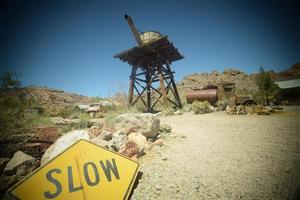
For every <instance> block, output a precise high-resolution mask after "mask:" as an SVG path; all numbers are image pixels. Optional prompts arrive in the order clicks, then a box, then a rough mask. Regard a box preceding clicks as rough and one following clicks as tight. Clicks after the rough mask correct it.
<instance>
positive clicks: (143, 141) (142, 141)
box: [128, 132, 148, 150]
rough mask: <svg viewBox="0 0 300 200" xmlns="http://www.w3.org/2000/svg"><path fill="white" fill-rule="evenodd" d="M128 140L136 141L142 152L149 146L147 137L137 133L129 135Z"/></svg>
mask: <svg viewBox="0 0 300 200" xmlns="http://www.w3.org/2000/svg"><path fill="white" fill-rule="evenodd" d="M128 140H130V141H134V142H135V143H137V145H138V146H139V149H140V150H142V149H145V148H147V146H148V144H147V138H146V137H145V136H143V135H142V134H140V133H137V132H134V133H130V134H129V135H128Z"/></svg>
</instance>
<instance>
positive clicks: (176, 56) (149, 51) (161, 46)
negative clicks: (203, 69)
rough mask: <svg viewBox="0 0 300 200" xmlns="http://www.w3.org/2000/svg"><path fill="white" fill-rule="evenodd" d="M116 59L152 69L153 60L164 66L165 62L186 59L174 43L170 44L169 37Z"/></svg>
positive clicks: (129, 51) (125, 52) (132, 50)
mask: <svg viewBox="0 0 300 200" xmlns="http://www.w3.org/2000/svg"><path fill="white" fill-rule="evenodd" d="M114 58H119V59H120V60H121V61H123V62H128V64H130V65H132V66H139V67H142V68H143V67H146V66H150V67H152V64H151V63H152V62H153V60H157V61H158V62H155V65H164V64H167V63H166V61H165V60H168V62H170V63H171V62H174V61H177V60H180V59H182V58H184V57H183V55H181V54H180V53H179V51H178V50H177V48H175V47H174V45H173V43H170V41H169V40H168V39H167V36H164V37H162V38H160V39H157V40H154V41H152V42H149V43H146V44H143V45H140V46H137V47H134V48H132V49H129V50H126V51H123V52H121V53H119V54H116V55H114ZM161 58H164V59H161Z"/></svg>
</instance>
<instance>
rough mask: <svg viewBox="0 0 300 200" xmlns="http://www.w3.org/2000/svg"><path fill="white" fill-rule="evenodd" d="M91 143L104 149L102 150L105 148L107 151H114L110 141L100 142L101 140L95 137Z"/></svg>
mask: <svg viewBox="0 0 300 200" xmlns="http://www.w3.org/2000/svg"><path fill="white" fill-rule="evenodd" d="M91 142H92V143H94V144H96V145H98V146H100V147H104V148H107V149H109V150H114V149H113V147H112V146H113V142H112V140H110V141H106V140H102V139H100V138H97V137H96V138H93V139H91Z"/></svg>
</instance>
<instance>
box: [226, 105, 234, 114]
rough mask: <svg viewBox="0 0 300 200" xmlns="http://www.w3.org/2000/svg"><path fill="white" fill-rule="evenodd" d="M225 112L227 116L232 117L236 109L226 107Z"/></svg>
mask: <svg viewBox="0 0 300 200" xmlns="http://www.w3.org/2000/svg"><path fill="white" fill-rule="evenodd" d="M225 112H226V113H227V114H229V115H234V113H235V112H236V108H235V106H232V107H231V106H229V105H227V106H226V110H225Z"/></svg>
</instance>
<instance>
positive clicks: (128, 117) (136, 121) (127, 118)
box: [116, 113, 160, 138]
mask: <svg viewBox="0 0 300 200" xmlns="http://www.w3.org/2000/svg"><path fill="white" fill-rule="evenodd" d="M159 125H160V120H159V119H158V117H157V116H156V115H154V114H150V113H143V114H134V113H126V114H122V115H119V116H118V117H117V124H116V129H117V130H119V129H124V128H126V129H131V130H134V131H135V132H139V133H141V134H143V135H144V136H145V137H147V138H148V137H155V136H156V135H157V134H158V132H159Z"/></svg>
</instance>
